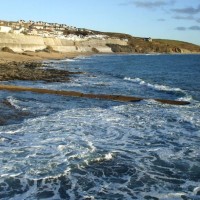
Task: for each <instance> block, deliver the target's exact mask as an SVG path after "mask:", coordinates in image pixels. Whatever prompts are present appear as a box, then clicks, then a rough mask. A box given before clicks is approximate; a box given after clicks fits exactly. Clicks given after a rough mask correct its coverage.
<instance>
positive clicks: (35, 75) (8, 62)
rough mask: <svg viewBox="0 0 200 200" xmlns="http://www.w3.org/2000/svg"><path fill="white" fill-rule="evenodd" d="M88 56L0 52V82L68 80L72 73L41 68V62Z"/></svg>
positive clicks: (87, 54)
mask: <svg viewBox="0 0 200 200" xmlns="http://www.w3.org/2000/svg"><path fill="white" fill-rule="evenodd" d="M81 55H84V56H89V55H92V54H91V53H90V54H89V53H58V52H50V53H47V52H28V53H22V54H18V53H9V52H0V82H1V81H14V80H21V81H45V82H68V81H70V78H69V76H70V75H72V74H81V73H82V72H76V73H75V72H70V71H66V70H65V71H64V70H58V69H43V68H42V67H43V62H44V61H48V60H62V59H73V58H75V57H77V56H81Z"/></svg>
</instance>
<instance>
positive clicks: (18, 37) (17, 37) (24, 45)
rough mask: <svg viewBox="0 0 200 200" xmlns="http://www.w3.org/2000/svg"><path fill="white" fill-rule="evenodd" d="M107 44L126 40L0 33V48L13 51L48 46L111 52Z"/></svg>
mask: <svg viewBox="0 0 200 200" xmlns="http://www.w3.org/2000/svg"><path fill="white" fill-rule="evenodd" d="M107 44H117V45H122V46H125V45H127V42H126V41H124V40H121V39H118V38H107V39H88V40H80V41H73V40H67V39H58V38H44V37H40V36H31V35H23V34H11V33H0V49H2V48H3V47H9V48H10V49H12V50H13V51H15V52H24V51H38V50H43V49H45V48H46V47H48V46H50V47H52V49H53V50H55V51H59V52H93V51H96V52H102V53H109V52H112V50H111V48H110V47H109V46H107Z"/></svg>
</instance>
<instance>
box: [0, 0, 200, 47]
mask: <svg viewBox="0 0 200 200" xmlns="http://www.w3.org/2000/svg"><path fill="white" fill-rule="evenodd" d="M0 5H1V12H0V19H2V20H18V19H25V20H29V19H32V20H35V21H40V20H43V21H47V22H58V23H66V24H68V25H73V26H76V27H84V28H89V29H95V30H100V31H111V32H124V33H129V34H131V35H134V36H141V37H152V38H165V39H175V40H183V41H188V42H192V43H195V44H198V45H200V36H199V35H200V0H33V1H28V0H12V1H11V0H7V1H5V0H0Z"/></svg>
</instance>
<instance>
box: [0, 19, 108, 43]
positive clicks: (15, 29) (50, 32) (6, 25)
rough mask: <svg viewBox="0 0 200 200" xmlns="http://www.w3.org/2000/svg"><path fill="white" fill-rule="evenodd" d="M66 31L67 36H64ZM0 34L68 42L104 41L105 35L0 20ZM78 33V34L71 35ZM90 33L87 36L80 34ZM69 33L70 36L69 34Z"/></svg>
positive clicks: (50, 25) (38, 22)
mask: <svg viewBox="0 0 200 200" xmlns="http://www.w3.org/2000/svg"><path fill="white" fill-rule="evenodd" d="M66 31H68V34H66ZM0 32H2V33H13V34H24V35H34V36H41V37H53V38H59V39H69V40H83V39H89V38H98V39H106V37H107V36H106V35H99V34H94V33H93V32H92V31H91V30H88V29H83V28H76V27H74V26H68V25H66V24H59V23H48V22H43V21H37V22H34V21H32V20H29V21H25V20H19V21H4V20H0ZM75 32H76V33H77V32H79V33H80V34H73V33H75ZM84 32H87V33H90V34H87V35H84V34H81V33H84ZM70 33H71V34H70Z"/></svg>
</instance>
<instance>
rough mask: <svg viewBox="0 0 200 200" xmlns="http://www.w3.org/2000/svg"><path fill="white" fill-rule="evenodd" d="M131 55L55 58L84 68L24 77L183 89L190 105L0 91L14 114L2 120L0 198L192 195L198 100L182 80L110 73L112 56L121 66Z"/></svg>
mask: <svg viewBox="0 0 200 200" xmlns="http://www.w3.org/2000/svg"><path fill="white" fill-rule="evenodd" d="M132 57H134V59H136V58H137V56H132ZM132 57H131V56H130V55H129V56H127V57H126V56H120V57H118V56H116V57H114V56H111V57H109V56H105V57H104V56H97V57H88V58H85V59H84V58H79V59H77V61H74V62H66V61H64V62H63V61H62V62H61V63H57V62H56V63H54V62H53V63H52V65H55V66H56V65H58V68H62V67H65V68H66V69H72V70H74V71H76V70H80V69H81V70H82V71H85V72H86V73H85V74H83V75H78V76H77V75H75V76H73V77H72V80H73V82H71V83H48V84H45V83H41V82H38V83H34V85H33V83H31V82H27V83H26V84H27V85H32V86H35V87H44V88H51V89H74V90H77V91H84V92H101V93H109V92H110V93H120V91H121V94H124V93H125V94H129V95H130V94H132V95H133V96H134V95H135V96H139V95H141V94H145V93H147V94H148V95H149V96H153V95H154V96H155V97H157V95H158V96H159V97H160V96H162V95H163V96H164V97H166V96H167V97H169V98H171V99H178V98H187V97H188V96H191V104H190V105H187V106H172V105H164V104H160V103H158V102H155V101H152V100H145V101H141V102H137V103H120V102H111V101H100V100H91V99H90V100H89V99H79V98H70V97H61V96H54V95H52V96H50V95H41V94H32V93H10V92H5V91H1V92H0V94H1V103H0V109H1V113H2V114H3V115H5V116H7V112H9V114H10V116H15V115H14V114H19V113H20V114H21V115H20V116H19V118H17V117H16V118H14V119H12V121H11V122H10V123H8V124H6V125H2V126H0V146H1V148H0V157H1V159H0V198H1V199H72V200H73V199H156V198H157V199H161V200H162V199H163V200H164V199H167V200H168V199H200V198H199V191H200V184H199V183H200V167H199V166H200V147H199V142H200V114H199V108H200V102H199V100H197V98H196V97H195V96H192V94H193V93H192V92H190V91H188V90H187V88H186V87H185V86H184V87H182V86H181V85H180V84H179V85H178V84H174V87H171V86H170V84H166V83H162V84H161V83H158V81H156V80H154V81H153V80H152V81H151V80H149V79H145V78H144V77H142V76H141V77H139V76H138V74H135V76H134V75H133V74H130V73H129V75H130V76H127V75H128V74H122V73H121V72H120V68H119V73H118V74H117V73H116V72H115V73H114V72H113V75H112V70H109V66H110V65H111V64H112V65H113V66H115V67H116V71H117V70H118V68H117V61H118V62H119V59H120V60H121V61H120V62H121V63H122V61H123V59H124V62H125V63H126V62H127V59H130V58H132ZM154 57H155V56H154ZM148 58H149V59H151V56H148ZM158 58H160V57H159V56H158ZM169 58H170V57H169ZM169 58H168V59H169ZM111 60H112V62H111ZM116 60H117V61H116ZM148 62H149V60H148ZM65 63H66V64H65ZM69 63H70V64H69ZM97 63H100V64H99V65H100V66H105V67H106V63H107V68H108V69H107V71H106V70H102V69H101V70H100V69H98V67H96V68H95V69H94V68H93V66H94V65H95V64H96V65H97ZM90 65H91V68H90ZM77 68H78V69H77ZM84 69H85V70H84ZM98 70H99V71H98ZM131 70H132V71H133V72H132V73H135V72H136V71H135V72H134V70H133V69H131ZM124 71H125V69H124ZM124 77H132V78H131V79H133V80H134V81H132V80H129V78H124ZM135 77H138V78H135ZM136 79H137V80H136ZM141 81H144V82H145V83H144V84H141ZM15 83H16V84H19V83H21V82H15ZM24 84H25V83H24ZM148 84H152V86H153V87H152V86H151V87H149V85H148ZM156 85H159V87H155V86H156ZM160 86H161V87H160ZM163 88H164V89H163ZM140 90H143V91H140ZM133 92H135V94H134V93H133ZM3 100H4V101H5V100H6V101H7V102H9V103H10V104H3ZM23 113H26V114H27V115H25V116H23ZM16 116H17V115H16Z"/></svg>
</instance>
